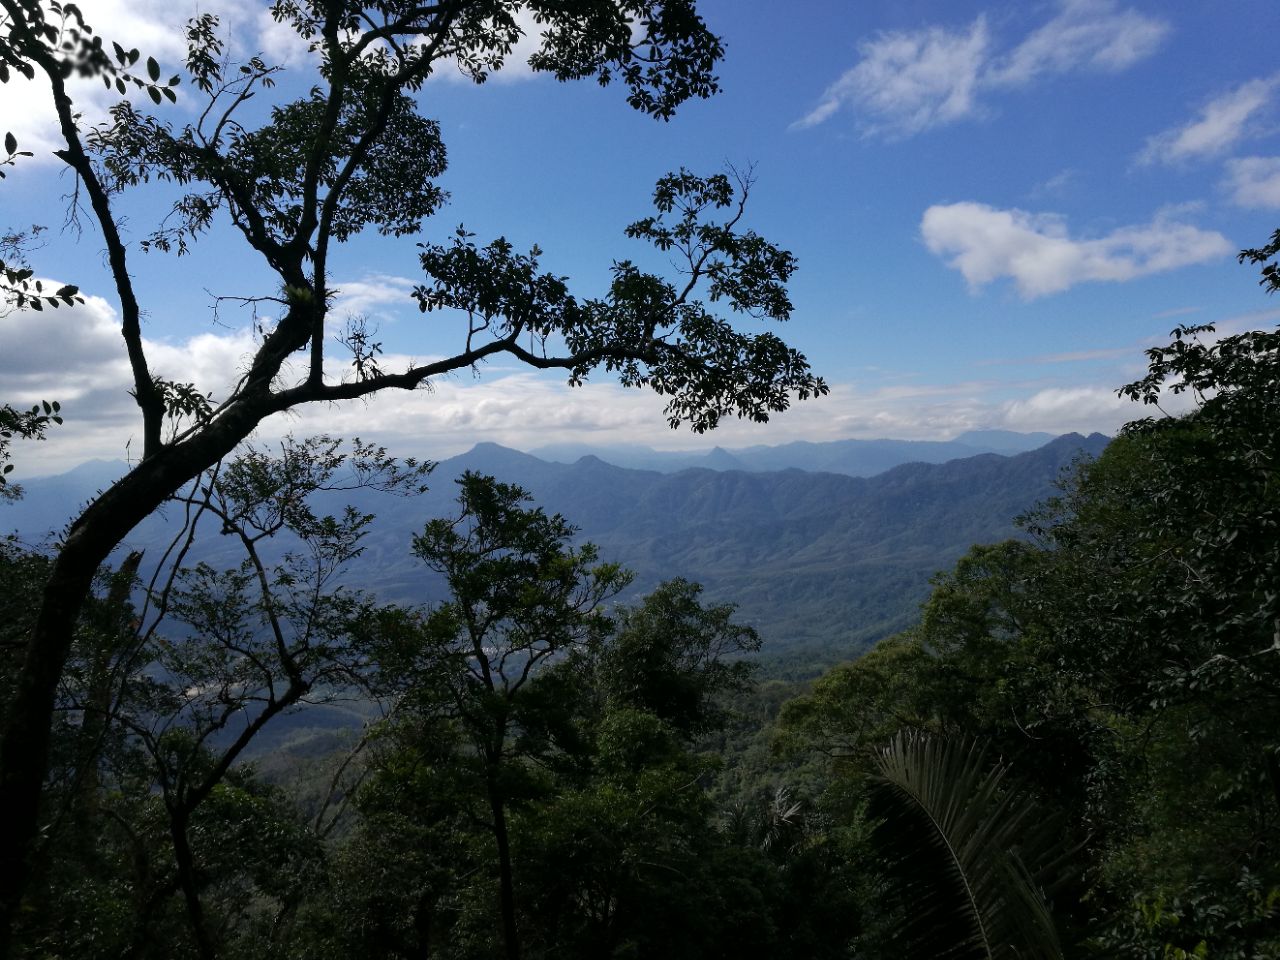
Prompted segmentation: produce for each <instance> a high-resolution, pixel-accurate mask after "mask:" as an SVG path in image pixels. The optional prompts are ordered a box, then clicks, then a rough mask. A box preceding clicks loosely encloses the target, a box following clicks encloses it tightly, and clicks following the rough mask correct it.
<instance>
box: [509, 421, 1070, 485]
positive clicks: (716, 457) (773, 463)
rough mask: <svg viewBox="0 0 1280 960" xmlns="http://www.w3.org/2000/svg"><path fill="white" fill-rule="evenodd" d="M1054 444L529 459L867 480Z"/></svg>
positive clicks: (590, 450)
mask: <svg viewBox="0 0 1280 960" xmlns="http://www.w3.org/2000/svg"><path fill="white" fill-rule="evenodd" d="M1052 439H1053V436H1052V434H1048V433H1014V432H1013V431H1010V430H974V431H970V432H969V433H965V434H961V435H960V436H959V437H956V438H955V439H954V440H834V441H829V442H826V443H813V442H809V441H796V442H794V443H784V444H779V445H776V446H764V445H756V446H751V447H737V448H733V449H725V448H724V447H716V448H714V449H713V450H711V451H710V452H709V453H684V452H679V451H670V450H654V449H653V448H652V447H644V446H629V445H624V444H617V445H608V446H591V445H589V444H582V443H562V444H554V445H550V446H545V447H538V448H536V449H534V450H531V451H530V454H531V455H533V456H535V457H538V458H539V459H541V460H550V461H554V462H557V463H575V462H576V461H578V460H579V459H581V458H582V457H585V456H594V457H599V458H600V459H601V460H603V461H605V462H606V463H611V464H613V465H614V466H617V467H629V468H632V469H636V470H657V471H660V472H662V473H676V472H678V471H680V470H688V469H690V468H697V467H701V468H704V469H707V470H747V471H752V472H759V471H770V470H790V469H796V470H809V471H822V472H826V473H843V474H847V475H848V476H851V477H871V476H875V475H876V474H877V473H883V472H884V471H885V470H890V469H892V468H893V467H896V466H899V465H901V464H904V463H945V462H946V461H948V460H956V459H959V458H962V457H972V456H977V455H978V454H980V453H999V454H1005V455H1011V454H1015V453H1024V452H1026V451H1029V450H1034V449H1036V448H1037V447H1042V446H1044V445H1045V444H1046V443H1048V442H1049V441H1050V440H1052Z"/></svg>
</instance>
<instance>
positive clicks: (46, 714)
mask: <svg viewBox="0 0 1280 960" xmlns="http://www.w3.org/2000/svg"><path fill="white" fill-rule="evenodd" d="M273 399H274V398H272V397H271V396H270V395H269V394H266V393H265V392H264V394H263V397H262V399H261V401H260V402H256V403H254V402H249V401H248V399H247V398H242V401H241V404H242V405H241V406H239V407H238V408H237V409H236V410H234V411H231V412H229V413H228V414H227V415H226V416H223V417H221V418H220V419H218V420H217V421H215V422H214V423H212V424H210V425H209V426H208V427H207V428H206V429H205V430H204V431H202V432H201V433H199V434H197V435H196V436H194V437H192V438H191V439H190V440H187V441H185V442H184V443H182V444H179V445H177V446H171V447H163V448H161V450H160V451H159V452H158V453H156V454H155V455H154V456H151V457H149V458H147V459H146V460H143V461H142V462H141V463H139V464H138V465H137V466H135V467H134V468H133V469H132V470H131V471H129V473H128V474H126V475H125V476H124V477H123V478H121V479H120V480H119V481H117V482H116V484H115V485H114V486H112V487H111V488H110V489H108V490H107V491H106V492H105V493H103V494H102V495H100V496H99V497H98V499H97V500H95V501H93V502H92V503H91V504H89V506H88V507H87V508H86V509H85V511H84V513H82V514H81V515H80V518H79V519H78V520H76V521H75V523H74V524H72V526H71V530H70V533H69V534H68V535H67V539H66V542H65V543H64V544H63V546H62V549H61V550H60V551H59V552H58V555H57V557H56V558H55V560H54V562H53V566H52V570H51V572H50V575H49V580H48V582H47V583H46V584H45V587H44V591H43V593H42V595H41V597H40V601H39V602H40V609H39V613H38V615H37V618H36V625H35V628H34V629H33V631H32V635H31V640H30V642H29V643H28V645H27V652H26V656H25V658H24V661H23V664H22V667H21V670H20V671H19V673H18V676H17V678H16V679H15V682H14V692H13V699H12V701H11V702H10V703H9V704H8V705H7V710H6V712H5V715H4V726H3V730H2V731H0V958H3V957H8V956H9V954H10V949H11V942H12V933H13V923H14V919H15V917H16V916H17V911H18V907H19V905H20V904H21V901H22V896H23V893H24V891H25V889H26V885H27V881H28V879H29V877H30V875H31V867H32V864H31V863H30V859H29V858H30V855H31V850H32V847H33V844H34V841H35V838H36V836H37V834H38V831H39V826H40V795H41V790H42V788H43V786H44V780H45V776H46V774H47V772H48V766H49V732H50V725H51V722H52V718H53V710H54V701H55V697H56V694H57V689H58V681H59V680H60V679H61V677H62V671H63V668H64V667H65V665H66V661H67V656H68V654H69V653H70V652H71V642H72V638H73V637H74V635H75V628H76V621H77V619H78V618H79V615H80V609H81V607H83V605H84V601H85V598H86V597H87V596H88V595H89V592H90V590H91V589H92V587H93V577H94V574H95V573H96V572H97V570H98V567H99V566H100V565H101V564H103V563H105V562H106V560H107V557H108V556H109V555H110V554H111V551H112V550H114V549H115V547H116V546H117V545H118V544H119V543H120V541H121V540H123V539H124V538H125V536H127V535H128V533H129V531H130V530H132V529H133V528H134V527H135V526H137V525H138V524H139V523H140V522H141V521H142V520H143V519H145V518H146V517H147V516H149V515H150V514H151V513H152V512H154V511H155V510H156V509H157V508H158V507H159V506H160V505H161V504H162V503H163V502H164V501H165V500H166V499H167V498H168V497H170V496H172V495H173V494H174V493H176V492H177V491H178V490H180V489H181V488H182V486H183V485H184V484H186V483H188V482H190V481H191V480H192V479H194V478H195V477H196V476H197V475H199V474H200V472H201V471H203V470H205V469H207V468H208V467H210V466H212V465H213V464H214V463H217V462H218V461H219V460H220V459H221V458H222V457H224V456H226V455H227V454H228V453H230V452H231V451H232V450H233V449H234V448H235V447H236V445H237V444H238V443H239V442H240V441H241V440H243V439H244V438H245V437H246V436H248V435H249V433H250V431H251V430H253V428H254V427H255V426H257V424H258V423H259V422H260V421H261V420H262V419H263V418H264V417H265V416H267V415H268V414H270V413H273V412H275V406H274V405H273Z"/></svg>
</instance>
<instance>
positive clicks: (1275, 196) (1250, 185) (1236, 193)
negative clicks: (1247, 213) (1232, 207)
mask: <svg viewBox="0 0 1280 960" xmlns="http://www.w3.org/2000/svg"><path fill="white" fill-rule="evenodd" d="M1223 186H1224V187H1225V189H1226V190H1227V192H1228V193H1229V194H1230V195H1231V200H1232V202H1233V203H1235V204H1236V205H1237V206H1241V207H1267V208H1270V209H1275V208H1278V207H1280V157H1238V158H1236V159H1234V160H1228V161H1227V176H1226V179H1225V180H1224V181H1223Z"/></svg>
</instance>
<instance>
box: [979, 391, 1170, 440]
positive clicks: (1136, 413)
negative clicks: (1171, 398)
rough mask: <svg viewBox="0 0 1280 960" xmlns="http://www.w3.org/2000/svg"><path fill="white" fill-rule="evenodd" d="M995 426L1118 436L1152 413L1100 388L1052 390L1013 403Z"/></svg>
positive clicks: (999, 409) (1005, 405)
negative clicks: (1130, 424)
mask: <svg viewBox="0 0 1280 960" xmlns="http://www.w3.org/2000/svg"><path fill="white" fill-rule="evenodd" d="M993 413H994V414H995V417H996V419H995V425H998V426H999V427H1002V428H1003V429H1006V430H1021V431H1026V432H1035V431H1039V430H1043V431H1046V432H1048V433H1054V434H1063V433H1083V434H1090V433H1106V434H1110V435H1114V434H1115V432H1116V431H1117V430H1118V429H1120V427H1122V426H1123V425H1124V424H1126V423H1128V422H1129V421H1130V420H1136V419H1138V418H1139V417H1143V416H1147V415H1149V414H1150V413H1152V410H1151V409H1150V408H1146V409H1143V408H1142V407H1140V406H1139V405H1138V404H1135V403H1134V402H1133V401H1131V400H1127V399H1122V398H1121V397H1118V396H1117V395H1116V391H1115V388H1114V387H1105V386H1100V385H1090V386H1078V387H1049V388H1046V389H1044V390H1038V391H1036V392H1035V393H1032V394H1031V395H1030V396H1028V397H1025V398H1019V399H1016V400H1009V401H1006V402H1004V403H1002V404H1000V405H999V406H998V407H997V408H996V410H995V411H993Z"/></svg>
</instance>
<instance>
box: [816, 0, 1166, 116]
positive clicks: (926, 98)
mask: <svg viewBox="0 0 1280 960" xmlns="http://www.w3.org/2000/svg"><path fill="white" fill-rule="evenodd" d="M1060 7H1061V9H1060V12H1059V13H1058V15H1057V16H1055V17H1054V18H1053V19H1052V20H1050V21H1049V22H1048V23H1046V24H1044V25H1043V26H1042V27H1040V28H1039V29H1037V30H1035V31H1034V32H1032V33H1031V34H1030V35H1028V36H1027V37H1026V38H1025V39H1023V40H1022V41H1021V42H1020V43H1018V44H1016V45H1014V46H1013V47H1012V48H1010V49H1008V50H1007V51H1006V52H1004V53H1000V52H999V51H998V50H997V49H996V48H995V45H994V44H993V42H992V38H991V35H990V31H989V30H988V27H987V21H986V19H985V18H984V17H981V16H980V17H978V18H977V19H976V20H974V21H973V23H972V24H970V25H969V26H968V27H967V28H965V29H959V30H948V29H946V28H943V27H938V26H931V27H926V28H924V29H922V30H917V31H912V32H901V31H899V32H890V33H882V34H880V35H879V36H877V37H876V38H875V39H874V40H870V41H867V42H864V43H861V44H859V46H858V53H859V60H858V63H857V64H856V65H855V66H854V67H853V68H852V69H850V70H848V71H846V72H845V73H844V74H843V75H842V76H841V77H840V79H838V80H837V81H836V82H835V83H833V84H832V85H831V86H830V87H828V88H827V90H826V91H825V92H824V93H823V95H822V97H821V99H820V101H819V103H818V105H817V106H816V107H814V108H813V109H812V110H811V111H810V112H809V113H808V114H806V115H805V116H804V117H802V118H801V119H800V120H798V121H796V123H795V124H793V126H795V127H800V128H803V127H812V126H815V125H817V124H819V123H822V122H823V121H824V120H827V119H829V118H830V117H831V116H833V115H834V114H835V113H837V112H838V111H839V110H840V109H842V108H844V107H849V108H852V109H855V110H857V111H859V114H860V120H861V126H862V130H863V133H864V134H867V135H884V136H888V137H902V136H910V135H912V134H915V133H920V132H922V131H924V130H927V129H930V128H932V127H937V126H941V125H944V124H947V123H952V122H955V121H958V120H962V119H966V118H971V117H975V116H980V115H981V114H982V113H983V111H984V106H983V103H982V100H981V97H982V95H983V94H984V93H987V92H990V91H995V90H1005V89H1012V88H1019V87H1025V86H1028V85H1030V84H1031V83H1032V82H1034V81H1035V80H1037V79H1039V78H1040V77H1042V76H1045V75H1052V74H1062V73H1069V72H1071V71H1075V70H1090V71H1095V72H1109V73H1114V72H1117V71H1120V70H1124V69H1126V68H1128V67H1130V66H1132V65H1133V64H1135V63H1137V62H1138V61H1140V60H1143V59H1145V58H1146V57H1149V56H1150V55H1151V54H1152V53H1154V52H1155V50H1156V49H1157V48H1158V47H1159V45H1160V43H1161V42H1162V41H1163V39H1164V37H1165V36H1166V35H1167V33H1168V31H1169V27H1168V25H1167V24H1166V23H1165V22H1164V21H1161V20H1157V19H1155V18H1153V17H1148V16H1145V15H1143V14H1141V13H1138V12H1137V11H1136V10H1132V9H1117V6H1116V4H1115V3H1114V2H1113V0H1062V2H1061V4H1060Z"/></svg>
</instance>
